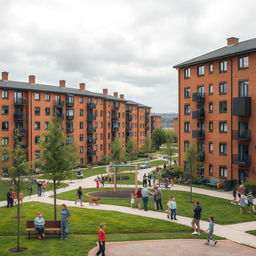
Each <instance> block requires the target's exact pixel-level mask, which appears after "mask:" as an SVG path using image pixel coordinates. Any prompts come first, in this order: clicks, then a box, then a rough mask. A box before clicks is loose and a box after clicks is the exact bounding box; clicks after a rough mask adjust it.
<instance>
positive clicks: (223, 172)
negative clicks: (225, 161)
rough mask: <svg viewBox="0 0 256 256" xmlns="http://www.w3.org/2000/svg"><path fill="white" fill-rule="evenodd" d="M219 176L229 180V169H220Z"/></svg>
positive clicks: (224, 167) (222, 167)
mask: <svg viewBox="0 0 256 256" xmlns="http://www.w3.org/2000/svg"><path fill="white" fill-rule="evenodd" d="M219 176H220V178H227V176H228V169H227V167H226V166H220V167H219Z"/></svg>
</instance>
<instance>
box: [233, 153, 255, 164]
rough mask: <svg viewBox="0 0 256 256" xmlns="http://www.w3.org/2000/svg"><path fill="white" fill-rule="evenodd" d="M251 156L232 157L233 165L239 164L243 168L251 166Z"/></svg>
mask: <svg viewBox="0 0 256 256" xmlns="http://www.w3.org/2000/svg"><path fill="white" fill-rule="evenodd" d="M250 162H251V161H250V156H249V155H232V164H238V165H242V166H248V165H250Z"/></svg>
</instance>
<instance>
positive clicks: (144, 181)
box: [143, 173, 147, 188]
mask: <svg viewBox="0 0 256 256" xmlns="http://www.w3.org/2000/svg"><path fill="white" fill-rule="evenodd" d="M143 187H144V188H146V187H147V176H146V173H144V175H143Z"/></svg>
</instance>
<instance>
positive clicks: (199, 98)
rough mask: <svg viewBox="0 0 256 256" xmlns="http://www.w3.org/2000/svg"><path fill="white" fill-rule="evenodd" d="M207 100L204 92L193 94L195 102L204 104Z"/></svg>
mask: <svg viewBox="0 0 256 256" xmlns="http://www.w3.org/2000/svg"><path fill="white" fill-rule="evenodd" d="M204 99H205V93H204V92H195V93H193V94H192V100H193V101H194V102H203V101H204Z"/></svg>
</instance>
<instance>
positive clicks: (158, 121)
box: [151, 115, 162, 132]
mask: <svg viewBox="0 0 256 256" xmlns="http://www.w3.org/2000/svg"><path fill="white" fill-rule="evenodd" d="M156 128H162V117H161V116H158V115H157V116H156V115H151V130H152V132H153V131H154V130H155V129H156Z"/></svg>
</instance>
